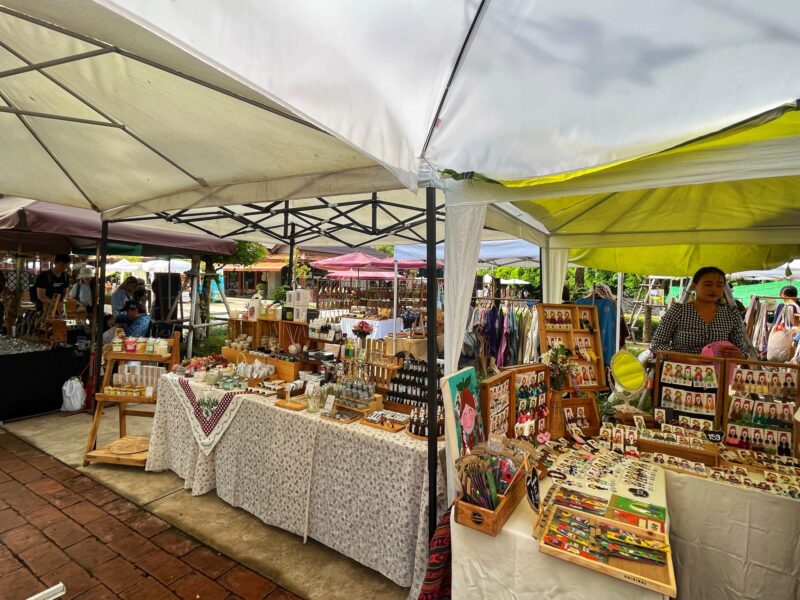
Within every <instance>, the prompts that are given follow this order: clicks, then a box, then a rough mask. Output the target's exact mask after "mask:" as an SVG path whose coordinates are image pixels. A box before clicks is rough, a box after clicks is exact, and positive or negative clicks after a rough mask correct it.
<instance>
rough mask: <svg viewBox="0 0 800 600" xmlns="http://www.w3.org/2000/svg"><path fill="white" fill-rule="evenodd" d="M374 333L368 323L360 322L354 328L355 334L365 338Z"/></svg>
mask: <svg viewBox="0 0 800 600" xmlns="http://www.w3.org/2000/svg"><path fill="white" fill-rule="evenodd" d="M371 333H372V325H370V324H369V323H367V322H366V321H359V322H358V323H356V324H355V325H354V326H353V334H355V335H357V336H358V337H361V338H365V337H367V336H368V335H369V334H371Z"/></svg>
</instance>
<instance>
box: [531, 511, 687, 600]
mask: <svg viewBox="0 0 800 600" xmlns="http://www.w3.org/2000/svg"><path fill="white" fill-rule="evenodd" d="M558 508H561V507H557V506H553V507H552V508H551V510H550V512H549V513H547V515H546V525H545V526H544V530H543V531H544V532H546V531H547V530H548V529H549V528H550V523H551V522H552V520H553V517H554V516H555V513H556V510H557V509H558ZM564 510H566V511H567V512H571V513H574V514H579V515H580V517H581V518H585V519H587V520H589V521H591V522H592V523H593V524H595V525H600V524H601V523H605V524H608V525H612V526H614V527H618V528H620V529H625V530H630V531H631V532H632V533H634V534H635V535H637V536H643V535H645V534H647V537H650V538H652V539H655V540H658V541H662V542H667V543H668V542H669V540H668V538H667V536H666V535H664V534H659V533H648V532H645V531H644V530H642V529H639V528H631V527H626V526H625V524H624V523H620V522H619V521H614V520H611V519H606V518H604V517H598V516H595V515H591V514H588V513H582V512H581V513H578V512H577V511H572V510H570V509H564ZM544 540H545V536H544V535H542V536H541V538H540V540H539V551H540V552H543V553H544V554H549V555H550V556H555V557H556V558H560V559H561V560H565V561H567V562H570V563H572V564H574V565H578V566H580V567H584V568H586V569H591V570H592V571H597V572H598V573H604V574H605V575H609V576H611V577H615V578H616V579H621V580H623V581H627V582H628V583H632V584H634V585H638V586H640V587H643V588H647V589H648V590H652V591H654V592H657V593H659V594H664V595H666V596H670V597H672V598H674V597H675V596H676V595H677V586H676V583H675V569H674V566H673V564H672V553H671V552H667V553H666V558H667V562H666V564H664V565H653V564H644V563H640V562H635V561H632V560H626V559H624V558H616V557H612V558H610V559H609V561H608V563H602V562H600V561H596V560H591V559H586V558H583V557H581V556H578V555H577V554H573V553H572V552H567V551H565V550H561V549H560V548H555V547H553V546H550V545H549V544H546V543H545V541H544Z"/></svg>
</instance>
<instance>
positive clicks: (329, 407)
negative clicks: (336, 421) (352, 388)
mask: <svg viewBox="0 0 800 600" xmlns="http://www.w3.org/2000/svg"><path fill="white" fill-rule="evenodd" d="M335 401H336V396H334V395H333V394H328V397H327V398H326V399H325V408H324V409H323V410H324V411H325V412H331V411H332V410H333V403H334V402H335Z"/></svg>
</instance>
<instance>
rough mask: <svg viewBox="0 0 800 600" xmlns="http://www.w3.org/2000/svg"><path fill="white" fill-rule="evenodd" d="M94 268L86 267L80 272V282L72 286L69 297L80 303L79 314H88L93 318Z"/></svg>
mask: <svg viewBox="0 0 800 600" xmlns="http://www.w3.org/2000/svg"><path fill="white" fill-rule="evenodd" d="M93 279H94V268H93V267H90V266H89V265H86V266H84V267H82V268H81V270H80V271H79V272H78V282H77V283H76V284H75V285H73V286H72V289H71V290H70V292H69V297H70V298H72V299H73V300H75V301H76V302H77V303H78V313H86V314H87V315H88V317H89V318H91V317H92V306H94V302H93V298H94V293H93V286H92V280H93Z"/></svg>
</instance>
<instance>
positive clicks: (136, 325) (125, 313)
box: [103, 300, 150, 344]
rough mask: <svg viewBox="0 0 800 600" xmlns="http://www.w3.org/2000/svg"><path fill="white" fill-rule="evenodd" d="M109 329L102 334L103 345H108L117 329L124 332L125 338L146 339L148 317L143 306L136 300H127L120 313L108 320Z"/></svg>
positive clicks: (148, 325)
mask: <svg viewBox="0 0 800 600" xmlns="http://www.w3.org/2000/svg"><path fill="white" fill-rule="evenodd" d="M109 326H110V327H109V329H108V330H107V331H106V332H105V333H104V334H103V343H105V344H110V343H111V341H112V340H113V339H114V333H115V332H116V329H117V327H122V329H124V330H125V336H126V337H135V338H139V337H147V332H148V331H149V329H150V316H149V315H148V314H147V313H146V312H145V310H144V306H142V305H141V303H139V302H137V301H136V300H128V301H127V302H126V303H125V305H124V306H123V310H122V312H120V313H118V314H117V315H116V316H114V317H112V318H111V319H109Z"/></svg>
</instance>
